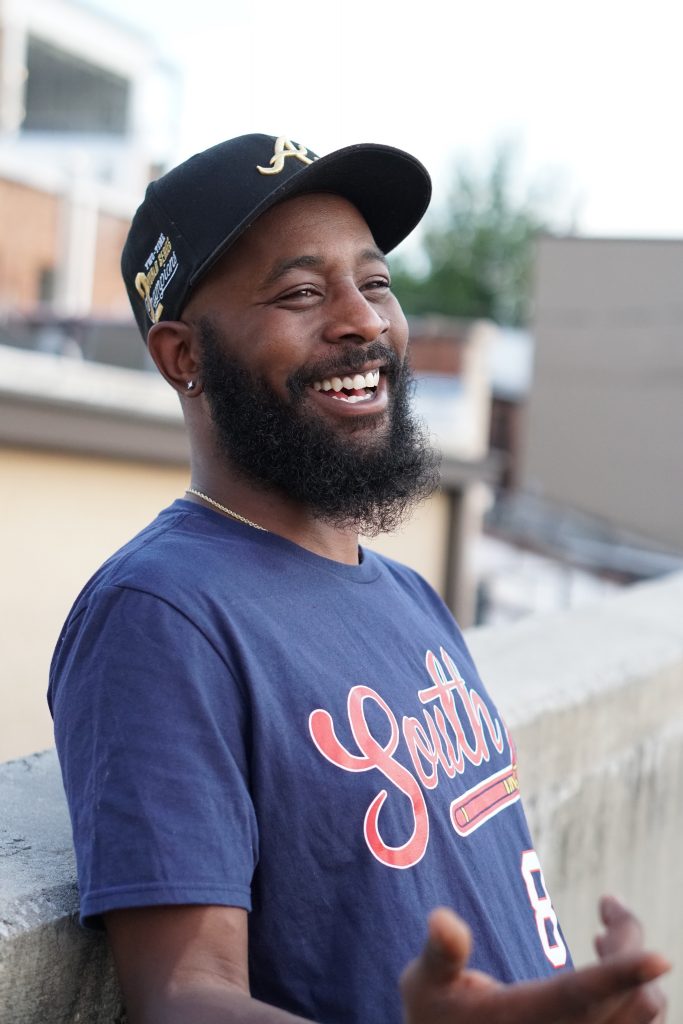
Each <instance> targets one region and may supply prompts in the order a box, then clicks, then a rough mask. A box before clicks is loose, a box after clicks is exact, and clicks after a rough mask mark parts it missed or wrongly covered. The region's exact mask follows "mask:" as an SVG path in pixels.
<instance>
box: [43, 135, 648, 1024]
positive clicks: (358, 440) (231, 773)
mask: <svg viewBox="0 0 683 1024" xmlns="http://www.w3.org/2000/svg"><path fill="white" fill-rule="evenodd" d="M429 195H430V185H429V178H428V176H427V173H426V171H425V170H424V168H423V167H422V166H421V164H420V163H419V162H418V161H416V160H415V159H414V158H413V157H411V156H409V155H408V154H406V153H403V152H401V151H399V150H395V149H391V148H389V147H386V146H374V145H362V146H353V147H350V148H348V149H344V150H340V151H338V152H336V153H332V154H330V155H329V156H326V157H322V158H320V159H318V158H317V157H316V156H315V155H314V154H313V153H311V152H310V151H308V150H307V149H305V148H304V147H302V146H299V145H297V144H295V143H292V142H291V141H289V140H287V139H285V138H278V139H275V138H271V137H270V136H265V135H249V136H243V137H241V138H239V139H233V140H230V141H228V142H225V143H222V144H221V145H219V146H216V147H214V148H213V149H209V150H207V151H206V152H204V153H200V154H198V155H197V156H195V157H193V158H192V159H191V160H189V161H187V162H186V163H184V164H182V165H180V166H179V167H177V168H175V169H174V170H173V171H171V172H169V173H168V174H167V175H165V176H164V177H163V178H161V179H160V180H159V181H157V182H155V183H153V184H152V185H150V186H149V188H148V191H147V195H146V197H145V200H144V202H143V204H142V206H141V207H140V209H139V210H138V212H137V214H136V216H135V218H134V220H133V224H132V226H131V230H130V235H129V238H128V241H127V244H126V247H125V250H124V254H123V261H122V266H123V274H124V279H125V281H126V285H127V288H128V293H129V296H130V298H131V303H132V306H133V309H134V312H135V315H136V318H137V321H138V324H139V326H140V329H141V332H142V334H143V337H145V339H146V341H147V344H148V346H149V351H150V354H151V356H152V358H153V359H154V361H155V363H156V365H157V367H158V368H159V370H160V372H161V373H162V374H163V376H164V377H165V378H166V380H167V381H168V382H169V384H170V385H171V386H172V387H173V388H175V390H176V391H177V392H178V394H179V395H180V398H181V403H182V407H183V413H184V416H185V420H186V424H187V429H188V433H189V437H190V442H191V452H192V463H191V474H192V477H191V484H190V486H189V488H188V490H187V493H186V496H185V497H183V498H180V499H178V500H177V501H176V502H174V504H173V505H171V507H170V508H168V509H166V510H164V511H163V512H161V513H160V515H159V516H158V518H157V519H156V520H155V521H154V522H153V523H152V524H151V525H150V526H149V527H147V528H146V529H145V530H144V531H143V532H142V533H141V534H140V535H139V536H138V537H136V538H134V539H133V540H132V541H131V542H130V543H129V544H128V545H127V546H126V547H124V548H123V549H122V550H121V551H119V552H118V553H117V554H115V555H114V556H113V557H112V558H111V559H110V560H109V561H108V562H107V563H106V564H105V565H104V566H103V567H102V569H101V570H100V571H99V572H98V573H97V574H96V575H95V577H93V579H92V580H91V581H90V582H89V583H88V584H87V586H86V587H85V589H84V591H83V592H82V594H81V595H80V597H79V598H78V600H77V602H76V604H75V605H74V608H73V610H72V612H71V614H70V616H69V618H68V620H67V622H66V624H65V626H64V629H63V631H62V634H61V636H60V639H59V643H58V646H57V650H56V652H55V657H54V660H53V666H52V671H51V685H50V702H51V707H52V710H53V713H54V717H55V730H56V738H57V745H58V750H59V754H60V759H61V763H62V770H63V775H64V781H65V787H66V791H67V796H68V799H69V805H70V810H71V815H72V822H73V829H74V841H75V846H76V854H77V862H78V872H79V886H80V895H81V915H82V919H83V920H84V922H85V923H87V924H89V925H92V926H94V927H101V926H102V925H103V924H104V926H105V927H106V929H107V932H108V934H109V938H110V941H111V945H112V949H113V953H114V958H115V962H116V966H117V970H118V973H119V977H120V980H121V984H122V989H123V993H124V998H125V1001H126V1004H127V1008H128V1014H129V1020H130V1022H131V1024H162V1022H163V1024H174V1022H181V1021H182V1022H188V1024H219V1022H224V1024H240V1022H244V1024H279V1022H282V1024H285V1022H287V1021H292V1022H293V1021H295V1020H298V1021H315V1022H319V1024H399V1021H401V1020H402V1019H403V1020H405V1021H407V1022H408V1024H442V1022H443V1024H475V1022H476V1024H482V1021H486V1022H487V1024H496V1022H500V1024H502V1022H506V1024H558V1022H565V1021H567V1022H568V1021H575V1022H578V1024H639V1022H642V1024H647V1022H654V1021H657V1020H659V1021H661V1020H662V1019H663V1016H662V1014H663V1009H662V999H661V995H660V994H659V992H658V990H657V989H656V988H654V987H653V984H652V982H653V979H655V978H656V977H657V976H658V975H659V974H661V973H662V972H663V971H664V970H665V969H666V963H665V962H664V961H663V960H662V958H661V957H659V956H657V955H655V954H648V953H644V952H643V951H642V937H641V933H640V928H639V925H638V923H637V921H636V920H635V918H634V917H633V916H632V915H631V914H630V913H629V912H628V911H627V910H626V909H625V908H624V907H622V906H621V905H620V904H619V903H618V902H617V901H616V900H613V899H606V900H605V901H603V904H602V908H601V913H602V918H603V923H604V925H605V930H604V933H603V935H602V936H601V937H600V939H599V940H598V946H597V948H598V953H599V963H598V964H596V965H595V966H593V967H590V968H586V969H584V970H582V971H577V972H575V971H573V970H572V968H571V960H570V957H569V953H568V950H567V947H566V944H565V940H564V937H563V935H562V932H561V930H560V927H559V924H558V921H557V917H556V915H555V911H554V910H553V907H552V903H551V901H550V897H549V895H548V893H547V890H546V887H545V882H544V879H543V874H542V871H541V867H540V864H539V861H538V857H537V856H536V854H535V852H534V850H533V843H532V841H531V838H530V836H529V833H528V829H527V825H526V821H525V818H524V814H523V810H522V805H521V801H520V794H519V786H518V783H517V765H516V759H515V753H514V747H513V745H512V742H511V740H510V737H509V735H508V733H507V730H506V728H505V724H504V722H503V721H502V719H501V717H500V715H499V713H498V711H497V709H496V707H495V704H494V703H493V701H492V699H491V697H490V696H489V694H488V693H487V692H486V689H485V687H484V685H483V683H482V681H481V679H480V678H479V676H478V674H477V672H476V668H475V666H474V665H473V663H472V660H471V658H470V655H469V653H468V651H467V648H466V645H465V643H464V641H463V638H462V636H461V634H460V631H459V630H458V627H457V625H456V624H455V622H454V621H453V619H452V617H451V615H450V614H449V612H448V611H447V609H446V608H445V607H444V605H443V604H442V602H441V601H440V600H439V598H438V597H437V596H436V595H435V594H434V593H433V592H432V591H431V590H430V588H429V587H428V586H427V584H426V583H425V582H424V581H423V580H421V579H420V578H419V577H418V576H417V575H416V574H415V573H413V572H411V571H410V570H408V569H406V568H405V567H403V566H401V565H398V564H397V563H394V562H391V561H389V560H386V559H383V558H381V557H379V556H377V555H375V554H373V553H371V552H369V551H365V550H362V549H361V548H360V547H359V545H358V534H359V532H362V533H366V534H367V533H370V534H372V533H377V532H379V531H381V530H387V529H391V528H394V527H395V526H397V525H398V524H399V523H400V522H401V520H402V519H403V517H404V516H405V515H406V513H407V512H408V511H409V510H410V509H411V508H412V507H413V506H414V504H415V502H416V501H419V500H421V499H422V498H424V497H425V496H426V495H428V494H429V493H430V492H431V491H432V490H433V488H434V487H435V486H436V483H437V477H438V471H437V459H436V456H435V455H434V453H433V452H432V451H431V450H430V448H429V446H428V445H427V443H426V441H425V438H424V435H423V433H422V429H421V427H420V425H419V424H418V423H417V422H416V421H415V419H414V418H413V416H412V413H411V410H410V403H409V394H410V380H411V378H410V372H409V368H408V364H407V361H406V350H407V344H408V332H407V325H406V321H405V318H404V316H403V313H402V312H401V309H400V307H399V305H398V303H397V301H396V299H395V297H394V296H393V294H392V292H391V283H390V275H389V271H388V269H387V264H386V259H385V253H386V252H388V251H389V250H390V249H391V248H393V247H394V246H395V245H396V244H397V243H398V242H399V241H400V240H401V239H402V238H403V237H405V236H406V235H407V234H408V233H409V232H410V231H411V230H412V228H413V227H414V226H415V224H416V223H417V222H418V221H419V219H420V217H421V216H422V214H423V213H424V210H425V208H426V206H427V203H428V200H429ZM439 907H441V909H435V908H439ZM445 907H448V908H452V909H445ZM453 911H455V913H454V912H453ZM465 922H466V923H465ZM425 935H427V939H426V942H425ZM409 963H410V966H409V967H407V969H405V968H406V965H407V964H409ZM404 969H405V970H404ZM402 971H403V972H404V973H403V982H402V988H401V991H402V997H401V994H400V991H399V984H398V980H399V976H400V975H401V972H402Z"/></svg>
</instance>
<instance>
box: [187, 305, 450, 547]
mask: <svg viewBox="0 0 683 1024" xmlns="http://www.w3.org/2000/svg"><path fill="white" fill-rule="evenodd" d="M199 329H200V335H201V343H202V351H203V358H202V369H201V376H202V384H203V387H204V394H205V395H206V398H207V401H208V404H209V410H210V413H211V418H212V420H213V424H214V428H215V436H216V443H217V446H218V450H219V453H220V454H221V455H222V456H223V457H225V458H227V460H228V461H229V463H230V465H231V467H232V468H234V469H236V470H237V471H238V472H239V473H240V474H241V475H242V476H243V477H244V478H245V479H248V480H250V481H252V482H254V483H256V484H258V485H260V486H261V487H265V488H267V489H269V490H272V491H276V492H279V493H280V494H282V495H285V496H286V497H288V498H290V499H294V500H295V501H297V502H299V503H301V504H302V505H305V506H306V507H307V508H309V509H311V510H312V511H313V512H314V514H315V515H316V517H317V518H318V519H320V520H321V521H323V522H326V523H330V524H331V525H333V526H335V527H337V528H354V529H355V530H357V531H358V532H359V533H362V534H364V535H365V536H369V537H374V536H376V535H377V534H378V533H385V532H388V531H390V530H395V529H396V527H397V526H398V525H399V524H400V523H401V522H402V521H403V520H404V519H405V517H406V516H407V514H408V513H409V512H410V511H411V510H412V509H413V508H414V506H415V505H416V504H417V503H418V502H420V501H422V500H423V499H424V498H427V497H428V496H429V495H430V494H431V493H432V492H433V491H434V490H435V488H436V487H437V486H438V482H439V461H440V459H439V455H438V453H437V452H436V451H434V450H433V449H432V448H431V447H430V445H429V442H428V440H427V437H426V434H425V431H424V429H423V427H422V425H421V423H420V422H419V421H418V420H417V419H416V418H415V416H414V415H413V413H412V410H411V408H410V396H411V394H412V391H413V389H414V381H413V376H412V373H411V371H410V368H409V366H408V364H407V362H404V363H401V362H400V361H399V359H398V357H397V356H396V354H395V353H394V351H393V350H392V349H390V348H388V347H387V346H386V345H384V344H383V343H381V342H373V343H371V344H369V345H367V346H365V345H362V346H361V345H349V346H347V347H343V346H341V345H340V346H339V348H338V349H337V350H336V352H335V354H334V357H333V358H331V359H329V360H328V361H327V362H326V363H325V364H323V363H318V364H317V365H316V366H311V367H308V368H307V369H306V370H305V371H298V372H297V373H294V374H292V376H291V377H290V378H289V380H288V381H287V388H288V391H289V394H290V396H291V399H290V401H289V402H287V401H283V400H282V399H281V398H279V396H278V395H277V394H276V393H275V392H274V391H273V390H272V388H271V387H270V386H269V385H268V384H267V383H266V382H265V381H264V380H262V379H260V378H255V377H253V376H252V374H251V373H250V372H249V371H248V370H247V369H246V368H245V367H244V365H243V364H242V363H241V362H240V361H239V360H237V359H235V358H234V357H232V356H229V355H227V354H226V350H227V345H226V344H224V339H223V338H222V335H221V332H220V331H219V330H218V329H217V328H216V327H215V326H214V324H213V323H212V322H211V321H210V320H209V319H208V318H206V317H204V318H202V319H201V321H200V322H199ZM372 360H381V361H382V362H383V363H384V368H383V372H384V373H386V376H387V383H388V385H389V408H388V419H389V423H388V425H386V426H382V425H381V424H380V423H378V421H377V420H376V419H375V420H374V429H373V419H374V418H373V417H370V416H364V417H362V418H361V417H359V418H358V420H355V421H349V422H348V425H347V429H346V430H345V431H344V433H342V432H341V431H339V432H337V431H336V430H335V429H334V428H333V427H332V426H330V425H329V424H328V423H327V422H326V421H325V420H324V419H323V418H322V417H321V416H319V415H317V414H316V413H314V412H307V411H306V410H305V408H303V406H304V402H305V401H306V387H307V386H308V385H309V384H311V383H312V382H313V381H314V380H322V379H323V378H325V377H331V376H335V375H336V373H337V371H338V370H339V368H342V369H344V370H345V371H347V372H350V371H353V370H360V369H361V368H362V367H363V366H364V365H366V364H367V363H368V362H370V361H372ZM381 416H382V414H381V413H380V414H378V418H380V417H381ZM364 435H365V436H364Z"/></svg>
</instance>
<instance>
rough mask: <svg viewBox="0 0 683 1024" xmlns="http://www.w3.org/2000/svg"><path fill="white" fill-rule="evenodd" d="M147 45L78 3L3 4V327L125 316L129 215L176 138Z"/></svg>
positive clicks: (168, 89) (169, 92)
mask: <svg viewBox="0 0 683 1024" xmlns="http://www.w3.org/2000/svg"><path fill="white" fill-rule="evenodd" d="M178 90H179V81H178V77H177V73H176V72H175V70H174V69H173V68H172V67H170V66H169V65H168V64H167V63H165V62H164V61H163V60H162V58H161V57H160V56H159V54H158V52H157V50H156V46H155V44H154V42H153V40H152V39H151V38H144V37H141V36H140V34H139V33H138V32H136V31H134V30H133V29H130V28H128V27H126V26H125V25H123V24H122V23H120V22H119V21H117V20H116V19H114V18H112V17H109V16H105V15H102V14H99V13H95V12H94V11H91V10H89V9H88V8H87V7H85V6H84V5H83V4H81V3H78V2H75V0H0V219H1V222H2V233H0V319H2V318H6V317H7V316H9V315H11V314H17V313H19V314H26V313H31V314H33V315H35V314H36V313H37V312H40V313H42V314H43V315H52V314H54V315H57V316H60V317H80V316H83V315H86V314H90V313H92V312H94V313H95V314H97V315H99V316H105V317H111V316H123V315H126V316H127V315H128V310H127V303H126V298H125V294H124V291H123V288H122V285H121V281H120V274H119V269H118V261H119V253H120V251H121V245H122V243H123V240H124V238H125V235H126V232H127V229H128V224H129V222H130V217H131V214H132V212H133V210H134V209H135V205H136V204H137V202H139V199H140V196H141V195H142V192H143V190H144V187H145V185H146V183H147V182H148V181H149V180H150V179H151V178H153V177H155V176H157V175H158V173H159V172H160V170H161V169H163V167H164V166H165V164H166V162H167V161H168V158H169V155H170V153H171V151H172V146H173V143H174V141H175V110H176V109H177V102H175V100H177V94H178Z"/></svg>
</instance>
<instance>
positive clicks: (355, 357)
mask: <svg viewBox="0 0 683 1024" xmlns="http://www.w3.org/2000/svg"><path fill="white" fill-rule="evenodd" d="M374 362H380V363H382V364H383V366H382V369H383V371H384V373H385V374H386V376H387V378H388V379H389V382H390V383H395V382H396V381H397V380H398V378H399V377H400V374H401V369H402V367H403V362H402V361H401V360H400V359H399V357H398V356H397V355H396V353H395V352H394V350H393V349H392V348H389V346H388V345H385V344H384V343H383V342H381V341H373V342H372V343H371V344H370V345H368V346H367V347H366V346H364V345H363V346H358V345H348V346H346V347H344V348H342V347H341V346H340V347H339V348H338V349H337V350H336V351H335V353H334V354H333V355H332V356H330V357H329V359H321V360H320V361H319V362H317V363H310V364H309V365H308V366H304V367H302V368H301V369H299V370H296V371H295V372H294V373H292V374H291V375H290V376H289V377H288V378H287V387H288V389H289V391H290V394H292V395H294V396H298V395H301V394H303V391H304V389H305V388H306V387H308V386H309V385H311V384H312V383H313V382H314V381H316V380H324V379H325V378H326V377H327V378H329V377H338V376H340V375H344V374H347V373H353V372H354V371H359V370H362V368H363V367H364V366H366V365H367V364H368V363H374Z"/></svg>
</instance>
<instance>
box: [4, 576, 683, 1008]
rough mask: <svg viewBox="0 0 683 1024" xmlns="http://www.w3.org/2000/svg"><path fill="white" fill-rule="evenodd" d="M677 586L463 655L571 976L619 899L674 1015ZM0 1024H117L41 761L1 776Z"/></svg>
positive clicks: (680, 679) (680, 583)
mask: <svg viewBox="0 0 683 1024" xmlns="http://www.w3.org/2000/svg"><path fill="white" fill-rule="evenodd" d="M681 607H683V576H678V577H672V578H670V579H668V580H666V581H663V582H659V583H656V584H647V585H645V586H641V587H638V588H633V589H631V590H629V591H627V592H625V593H624V594H622V595H620V596H618V597H616V598H611V599H609V600H608V601H606V602H604V603H602V604H600V605H596V606H595V607H593V608H591V609H581V610H577V611H573V612H569V613H563V614H561V615H555V616H552V617H543V618H537V619H529V620H526V621H525V622H523V623H521V624H518V625H515V626H511V627H504V628H498V629H493V630H481V631H475V632H472V633H471V634H470V635H469V640H470V643H471V646H472V649H473V651H474V654H475V657H476V659H477V661H478V663H479V666H480V670H481V673H482V675H483V677H484V679H485V680H486V682H487V685H489V686H490V688H491V690H492V691H493V692H494V694H495V695H496V697H497V699H498V703H499V705H500V708H501V711H502V712H503V714H504V715H505V717H506V720H507V722H508V725H509V726H510V727H511V729H512V731H513V734H514V735H515V738H516V740H517V745H518V748H519V759H520V770H521V785H522V792H523V795H524V798H525V802H526V807H527V812H528V814H529V818H530V821H531V825H532V831H533V832H534V833H535V839H536V846H537V849H538V850H539V852H540V854H541V859H542V861H543V863H544V873H545V878H546V882H547V884H548V887H549V889H550V891H551V893H552V895H553V899H554V903H555V906H556V908H557V910H558V913H559V916H560V919H561V920H562V923H563V926H564V930H565V934H566V936H567V938H568V940H569V943H570V945H571V947H572V949H573V952H574V955H575V958H576V960H577V961H579V962H581V961H585V960H587V959H589V958H590V957H591V953H590V944H591V936H592V934H593V932H594V931H595V930H596V921H595V912H594V908H595V902H596V899H597V897H598V895H599V894H600V893H601V892H604V891H613V892H616V893H618V894H621V895H622V896H623V897H624V898H625V899H626V900H627V901H628V902H630V903H631V904H632V905H633V906H634V907H635V909H636V910H637V911H638V913H639V914H640V915H641V917H642V918H643V920H644V922H645V924H646V929H647V934H648V942H649V944H650V945H651V946H652V947H655V948H658V949H660V950H662V951H663V952H664V953H665V954H666V955H667V956H668V957H670V958H671V960H672V961H673V963H674V966H675V970H674V972H673V974H672V975H671V976H670V977H669V979H668V981H667V988H668V990H669V992H670V996H671V999H672V1005H671V1012H670V1017H669V1019H670V1020H671V1021H678V1020H680V1019H681V1014H683V980H682V978H683V976H682V975H681V971H680V965H681V963H682V962H683V933H682V932H681V928H680V921H681V918H682V916H683V890H682V888H681V885H680V871H679V861H680V852H679V851H680V848H681V845H682V842H683V815H682V811H681V797H682V796H683V794H682V793H681V785H682V780H683V616H682V615H681ZM0 806H2V808H3V816H2V823H1V824H0V905H1V906H2V908H3V909H2V914H1V916H0V1019H2V1020H7V1021H12V1024H44V1022H45V1021H47V1020H49V1021H50V1024H73V1022H75V1021H78V1022H79V1024H91V1022H92V1024H105V1022H106V1024H121V1020H122V1018H121V1016H120V1004H119V1000H118V995H117V989H116V984H115V982H114V979H113V975H112V971H111V965H110V963H109V960H108V957H107V954H106V949H105V946H104V944H103V942H102V940H101V939H100V938H98V937H93V936H91V935H90V934H87V933H85V932H82V931H81V930H79V929H78V928H77V927H76V925H75V924H74V914H75V913H76V906H77V896H76V890H75V885H74V869H73V861H72V855H71V851H70V838H69V824H68V820H67V813H66V808H65V806H64V801H63V797H62V795H61V784H60V780H59V771H58V767H57V763H56V760H55V757H54V754H53V753H51V752H49V753H45V754H38V755H34V756H32V757H30V758H27V759H25V760H23V761H16V762H13V763H10V764H6V765H4V766H0Z"/></svg>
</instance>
